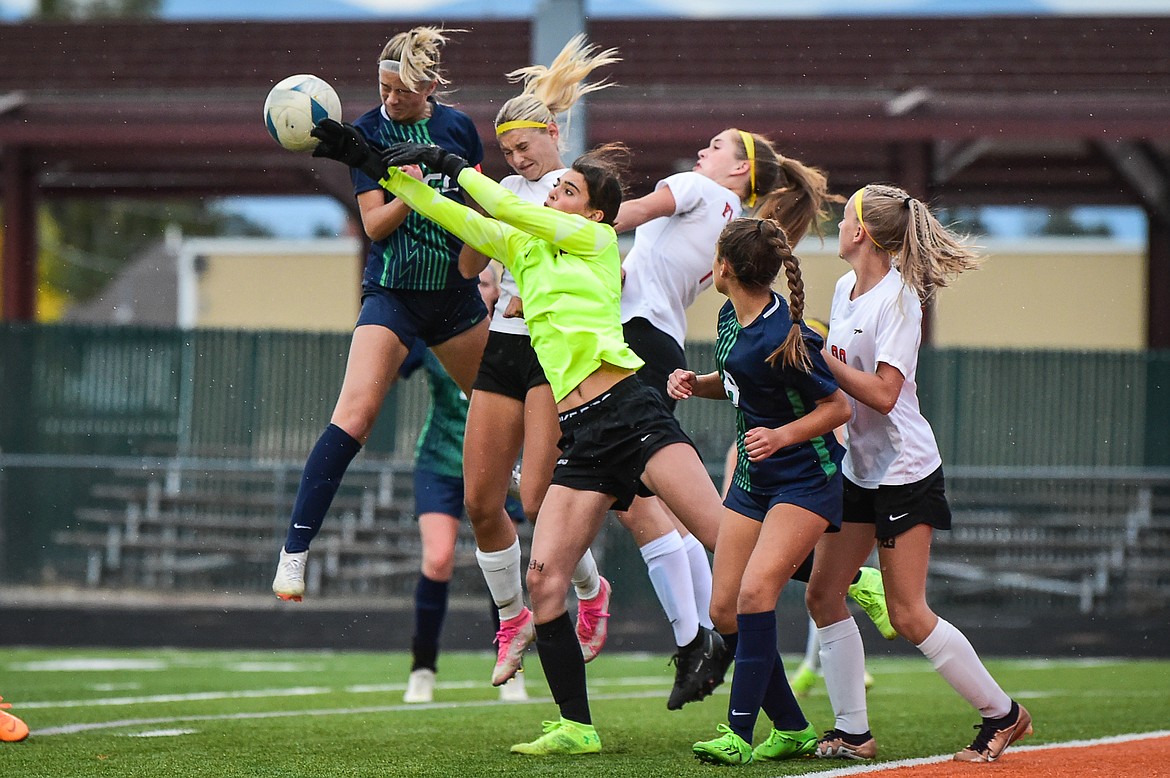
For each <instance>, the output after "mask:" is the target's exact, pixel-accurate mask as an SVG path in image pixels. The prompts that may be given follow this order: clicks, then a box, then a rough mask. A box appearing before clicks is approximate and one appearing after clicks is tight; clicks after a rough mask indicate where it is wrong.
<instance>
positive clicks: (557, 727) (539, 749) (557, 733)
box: [512, 716, 601, 756]
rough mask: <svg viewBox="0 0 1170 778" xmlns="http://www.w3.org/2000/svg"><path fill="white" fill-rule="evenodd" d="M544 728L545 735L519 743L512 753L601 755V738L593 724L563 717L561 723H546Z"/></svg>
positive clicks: (513, 747)
mask: <svg viewBox="0 0 1170 778" xmlns="http://www.w3.org/2000/svg"><path fill="white" fill-rule="evenodd" d="M542 726H543V727H544V734H543V735H541V736H540V737H538V738H537V739H536V740H533V741H532V742H531V743H517V744H516V745H514V746H512V753H513V754H530V755H533V756H547V755H552V754H565V755H570V756H571V755H573V754H599V753H601V738H600V737H599V736H598V735H597V730H596V729H594V728H593V725H592V724H578V723H577V722H575V721H569V720H568V719H566V718H564V717H563V716H562V717H561V719H560V721H546V722H544V723H543V724H542Z"/></svg>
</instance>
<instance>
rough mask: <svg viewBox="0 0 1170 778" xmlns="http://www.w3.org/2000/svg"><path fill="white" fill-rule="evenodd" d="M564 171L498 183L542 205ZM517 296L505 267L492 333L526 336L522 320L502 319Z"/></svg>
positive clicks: (516, 288) (559, 170)
mask: <svg viewBox="0 0 1170 778" xmlns="http://www.w3.org/2000/svg"><path fill="white" fill-rule="evenodd" d="M566 170H568V168H560V169H558V170H554V171H552V172H551V173H545V174H544V175H543V176H541V177H540V178H539V179H537V180H536V181H529V180H528V179H527V178H525V177H524V176H508V177H507V178H505V179H504V180H503V181H501V182H500V186H502V187H504V188H505V189H509V190H511V191H513V192H515V193H516V194H517V195H518V196H520V197H521V198H523V199H524V200H527V201H528V202H530V203H540V204H541V205H543V204H544V201H545V198H547V197H548V193H549V192H551V191H552V188H553V187H554V186H556V183H557V180H558V179H560V177H561V175H562V174H563V173H564V172H565V171H566ZM518 294H520V290H519V288H518V287H517V286H516V279H515V278H513V277H512V272H511V271H510V270H508V268H506V267H505V268H504V273H503V275H501V276H500V299H499V300H497V301H496V307H495V310H494V311H493V312H492V321H491V326H490V327H489V329H491V330H492V331H493V332H506V333H508V334H509V335H527V334H528V325H527V324H525V323H524V319H522V318H519V317H516V318H512V319H505V318H504V311H506V310H508V303H510V302H511V301H512V298H513V297H515V296H517V295H518Z"/></svg>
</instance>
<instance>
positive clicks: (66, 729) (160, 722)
mask: <svg viewBox="0 0 1170 778" xmlns="http://www.w3.org/2000/svg"><path fill="white" fill-rule="evenodd" d="M661 695H662V690H661V689H653V690H649V691H644V692H636V693H633V694H593V695H590V699H594V700H637V699H643V698H649V697H659V696H661ZM552 702H553V699H552V697H532V698H530V699H529V700H527V701H526V702H503V701H501V700H471V701H462V702H431V703H423V704H406V703H401V704H398V705H372V706H367V707H362V708H327V709H317V710H280V711H264V712H258V713H228V714H219V715H205V716H166V717H158V718H149V719H122V720H119V721H96V722H91V723H86V724H63V725H61V726H59V727H46V728H44V729H37V730H33V732H32V734H33V735H34V736H37V737H47V736H49V735H72V734H76V733H78V732H92V731H95V730H101V729H122V728H124V727H145V726H152V727H159V726H165V725H174V724H179V723H188V722H195V721H244V720H251V719H279V718H290V717H294V716H356V715H364V714H369V713H396V712H402V711H419V710H451V709H454V708H458V709H460V710H464V709H466V708H492V707H502V706H515V705H551V704H552ZM22 707H23V706H22Z"/></svg>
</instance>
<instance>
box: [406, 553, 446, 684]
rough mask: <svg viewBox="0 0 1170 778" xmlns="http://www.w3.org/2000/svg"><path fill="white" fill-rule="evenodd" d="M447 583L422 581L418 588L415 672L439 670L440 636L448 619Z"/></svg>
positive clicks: (416, 591) (415, 594)
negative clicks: (444, 620) (445, 619)
mask: <svg viewBox="0 0 1170 778" xmlns="http://www.w3.org/2000/svg"><path fill="white" fill-rule="evenodd" d="M447 589H448V584H447V582H446V581H433V580H431V579H430V578H427V577H426V576H425V575H420V576H419V577H418V584H417V585H416V586H415V587H414V639H413V640H412V641H411V646H410V648H411V653H412V657H413V658H412V661H411V665H410V669H411V670H418V669H427V670H435V669H436V668H437V663H438V658H439V635H440V634H442V632H443V619H444V617H446V615H447Z"/></svg>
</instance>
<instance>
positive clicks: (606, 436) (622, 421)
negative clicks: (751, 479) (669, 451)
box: [552, 376, 695, 511]
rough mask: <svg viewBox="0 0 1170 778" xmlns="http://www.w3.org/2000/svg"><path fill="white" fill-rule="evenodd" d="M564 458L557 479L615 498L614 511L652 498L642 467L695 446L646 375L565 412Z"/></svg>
mask: <svg viewBox="0 0 1170 778" xmlns="http://www.w3.org/2000/svg"><path fill="white" fill-rule="evenodd" d="M560 423H561V441H560V444H559V445H560V448H561V452H562V453H561V458H560V459H558V460H557V466H556V469H555V470H553V477H552V482H553V483H554V484H560V485H561V486H567V487H569V488H570V489H579V490H581V491H587V492H601V493H602V494H611V495H613V497H614V502H613V508H614V510H619V511H624V510H626V509H627V508H629V507H630V503H631V502H633V499H634V496H635V495H642V496H649V495H650V494H651V492H650V491H649V490H648V489H647V488H646V487H645V485H644V484H643V483H642V480H641V479H642V471H644V470H645V469H646V463H647V462H648V461H650V457H652V456H653V455H654V454H655V453H656V452H658V451H659V450H660V449H663V448H665V447H666V446H669V445H671V444H673V443H686V444H687V445H688V446H692V447H693V446H694V445H695V444H694V443H692V442H691V439H690V438H689V437H687V434H686V433H685V432H683V430H682V427H680V426H679V423H678V420H677V419H675V418H674V414H672V413H671V412H670V409H668V408H667V407H666V404H665V403H663V402H662V400H661V398H659V396H658V395H657V394H656V393H655V392H653V391H651V390H650V389H649V388H647V387H646V386H645V385H644V384H643V383H642V380H641V379H640V378H638V377H637V376H630V377H629V378H626V379H625V380H623V381H621V382H619V383H618V384H617V385H615V386H614V387H613V388H612V389H610V390H609V391H607V392H605V393H604V394H602V395H601V396H600V397H598V398H596V399H594V400H590V401H589V402H587V403H585V404H584V405H582V406H581V407H579V408H573V409H572V410H570V411H566V412H564V413H562V414H561V415H560Z"/></svg>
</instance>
